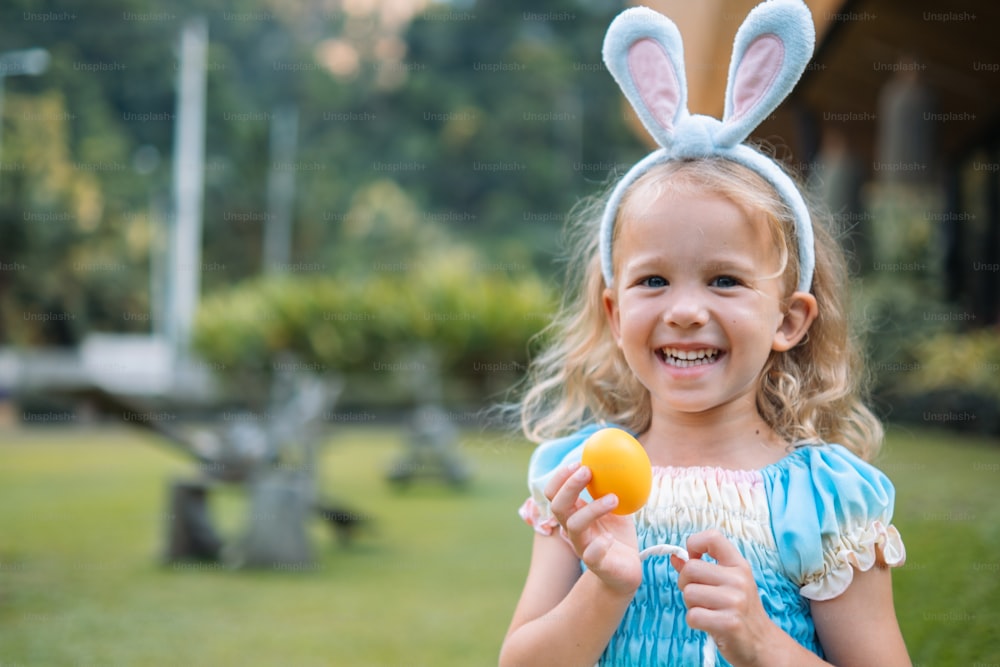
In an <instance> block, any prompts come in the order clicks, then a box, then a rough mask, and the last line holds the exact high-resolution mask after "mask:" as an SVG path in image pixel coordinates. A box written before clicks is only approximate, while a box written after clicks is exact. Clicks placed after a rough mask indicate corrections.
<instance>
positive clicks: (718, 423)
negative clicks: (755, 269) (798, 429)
mask: <svg viewBox="0 0 1000 667" xmlns="http://www.w3.org/2000/svg"><path fill="white" fill-rule="evenodd" d="M734 407H736V406H732V405H730V406H728V409H723V408H714V409H712V410H707V411H705V412H697V413H690V412H676V411H671V410H661V411H655V410H654V413H653V418H652V421H651V422H650V426H649V429H648V430H647V431H646V432H645V433H643V434H641V435H640V437H639V440H640V441H641V442H642V444H643V446H644V447H645V448H646V451H647V453H648V454H649V457H650V460H651V461H652V462H653V465H658V466H677V467H686V466H713V467H719V468H729V469H734V470H742V469H746V470H755V469H758V468H762V467H764V466H766V465H770V464H771V463H774V462H775V461H778V460H780V459H781V458H782V457H783V456H785V454H786V453H787V443H786V442H784V441H783V440H782V439H781V438H780V437H778V434H777V433H775V432H774V430H773V429H772V428H771V427H770V426H768V424H767V423H766V422H765V421H764V419H763V418H762V417H761V416H760V415H759V414H758V413H757V410H756V406H751V409H745V408H746V406H744V409H733V408H734Z"/></svg>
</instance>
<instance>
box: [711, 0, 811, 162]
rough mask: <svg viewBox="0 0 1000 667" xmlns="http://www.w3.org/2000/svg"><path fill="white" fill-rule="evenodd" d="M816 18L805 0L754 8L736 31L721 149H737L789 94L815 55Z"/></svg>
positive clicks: (718, 139)
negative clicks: (813, 19) (814, 21)
mask: <svg viewBox="0 0 1000 667" xmlns="http://www.w3.org/2000/svg"><path fill="white" fill-rule="evenodd" d="M815 40H816V29H815V28H814V26H813V21H812V14H811V13H810V12H809V8H808V7H806V5H805V3H803V2H802V0H769V1H768V2H764V3H762V4H760V5H757V6H756V7H754V9H753V10H752V11H751V12H750V14H749V15H748V16H747V18H746V20H745V21H744V22H743V25H741V26H740V29H739V30H738V31H737V33H736V41H735V43H734V44H733V57H732V60H731V61H730V63H729V80H728V82H727V84H726V106H725V113H724V114H723V116H722V122H723V127H722V129H721V130H720V131H719V132H718V134H716V136H715V141H716V145H718V146H734V145H736V144H738V143H741V142H743V141H744V140H746V138H747V137H748V136H750V133H751V132H752V131H753V130H754V128H756V127H757V126H758V125H760V123H761V121H763V120H764V119H765V118H767V116H768V115H769V114H770V113H771V112H773V111H774V110H775V109H776V108H777V107H778V105H779V104H781V102H782V100H784V99H785V97H787V96H788V93H790V92H791V91H792V88H793V87H794V86H795V84H796V83H797V82H798V80H799V77H801V76H802V72H803V71H805V68H806V65H807V64H809V59H810V58H811V57H812V52H813V45H814V42H815Z"/></svg>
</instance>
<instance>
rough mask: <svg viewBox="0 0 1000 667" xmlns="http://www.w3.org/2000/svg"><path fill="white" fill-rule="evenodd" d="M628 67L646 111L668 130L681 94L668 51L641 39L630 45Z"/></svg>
mask: <svg viewBox="0 0 1000 667" xmlns="http://www.w3.org/2000/svg"><path fill="white" fill-rule="evenodd" d="M628 69H629V72H630V73H631V74H632V81H634V82H635V87H636V89H637V90H638V91H639V97H641V98H642V101H643V103H644V104H645V105H646V108H647V109H648V110H649V113H650V114H652V116H653V118H654V119H656V122H658V123H659V124H660V125H661V126H662V127H663V129H665V130H668V131H669V130H671V129H672V128H673V126H674V116H676V115H677V105H678V103H679V100H680V97H681V93H680V90H679V88H680V86H679V85H678V83H677V74H676V73H675V72H674V65H673V63H672V62H670V58H669V57H668V56H667V52H666V51H664V50H663V47H662V46H661V45H660V44H659V43H658V42H656V41H655V40H652V39H649V38H646V39H641V40H639V41H637V42H636V43H634V44H632V46H631V47H629V50H628Z"/></svg>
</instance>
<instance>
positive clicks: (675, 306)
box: [663, 287, 708, 329]
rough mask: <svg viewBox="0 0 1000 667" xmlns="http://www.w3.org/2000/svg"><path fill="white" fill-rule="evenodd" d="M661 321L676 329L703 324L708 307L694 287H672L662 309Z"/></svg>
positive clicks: (705, 321) (706, 317) (706, 319)
mask: <svg viewBox="0 0 1000 667" xmlns="http://www.w3.org/2000/svg"><path fill="white" fill-rule="evenodd" d="M663 321H664V322H665V323H666V324H667V325H668V326H671V327H674V328H677V329H688V328H690V327H700V326H704V325H705V323H707V322H708V308H707V307H706V304H705V299H704V296H703V295H699V293H698V290H697V289H696V288H693V287H692V288H686V287H673V288H671V290H670V295H669V297H668V301H667V304H666V307H665V309H664V311H663Z"/></svg>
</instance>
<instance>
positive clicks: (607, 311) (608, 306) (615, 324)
mask: <svg viewBox="0 0 1000 667" xmlns="http://www.w3.org/2000/svg"><path fill="white" fill-rule="evenodd" d="M602 300H603V302H604V315H605V316H606V317H607V318H608V327H609V328H610V329H611V336H612V338H614V339H615V343H616V344H617V345H618V346H619V347H621V344H622V336H621V331H622V322H621V311H619V310H618V299H617V298H616V295H615V291H614V290H613V289H611V288H606V289H605V290H604V296H603V297H602Z"/></svg>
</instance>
